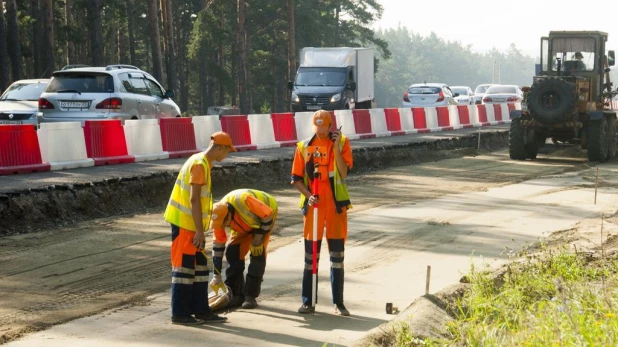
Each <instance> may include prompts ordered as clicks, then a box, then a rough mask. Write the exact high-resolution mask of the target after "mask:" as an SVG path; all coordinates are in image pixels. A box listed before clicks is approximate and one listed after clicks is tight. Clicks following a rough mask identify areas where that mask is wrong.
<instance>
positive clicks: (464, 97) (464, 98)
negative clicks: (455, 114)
mask: <svg viewBox="0 0 618 347" xmlns="http://www.w3.org/2000/svg"><path fill="white" fill-rule="evenodd" d="M451 90H452V91H453V93H455V94H459V95H457V96H456V97H455V100H456V101H457V104H458V105H474V92H473V91H472V88H470V87H468V86H453V87H451Z"/></svg>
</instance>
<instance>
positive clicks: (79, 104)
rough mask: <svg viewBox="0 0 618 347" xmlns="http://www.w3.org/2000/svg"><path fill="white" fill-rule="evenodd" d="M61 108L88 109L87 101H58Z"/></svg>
mask: <svg viewBox="0 0 618 347" xmlns="http://www.w3.org/2000/svg"><path fill="white" fill-rule="evenodd" d="M60 107H62V108H88V101H60Z"/></svg>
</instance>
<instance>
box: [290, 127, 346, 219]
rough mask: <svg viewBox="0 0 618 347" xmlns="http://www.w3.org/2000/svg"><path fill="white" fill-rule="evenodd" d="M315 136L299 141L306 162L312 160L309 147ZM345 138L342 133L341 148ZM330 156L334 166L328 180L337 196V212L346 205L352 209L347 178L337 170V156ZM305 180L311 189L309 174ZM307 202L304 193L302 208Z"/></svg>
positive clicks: (305, 176) (299, 148) (301, 195)
mask: <svg viewBox="0 0 618 347" xmlns="http://www.w3.org/2000/svg"><path fill="white" fill-rule="evenodd" d="M314 138H315V135H313V136H312V137H311V138H310V139H307V140H303V141H299V142H298V143H297V144H296V147H297V148H298V150H299V151H300V153H301V154H302V156H303V158H304V160H305V162H306V161H307V160H310V158H309V159H308V158H307V147H308V146H309V144H310V143H311V141H312V140H313V139H314ZM345 140H346V136H345V135H343V134H341V137H340V138H339V148H340V149H341V148H343V145H344V144H345ZM329 157H330V159H329V160H332V161H333V166H332V170H331V171H329V172H328V181H329V183H330V188H331V190H332V191H333V197H334V198H335V205H336V207H337V213H341V212H342V208H343V207H346V208H347V209H348V210H349V209H351V208H352V202H351V201H350V194H349V193H348V186H347V185H346V183H345V179H344V178H341V175H340V174H339V171H338V170H337V160H335V157H334V156H332V155H331V156H329ZM329 168H330V163H329ZM303 182H304V184H305V187H307V189H309V190H310V191H311V187H309V178H308V177H307V174H305V175H304V176H303ZM306 204H307V198H306V197H305V195H304V194H300V208H303V209H304V208H305V207H306Z"/></svg>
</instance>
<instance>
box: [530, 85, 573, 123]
mask: <svg viewBox="0 0 618 347" xmlns="http://www.w3.org/2000/svg"><path fill="white" fill-rule="evenodd" d="M576 107H577V95H576V93H575V84H573V83H570V82H567V81H565V80H563V79H561V78H556V77H548V78H545V79H542V80H539V81H537V82H535V83H534V84H533V85H532V87H530V92H529V93H528V109H529V110H530V113H532V114H533V115H534V117H535V118H536V120H538V121H539V122H541V123H543V124H550V123H558V122H560V121H563V120H565V119H566V118H567V116H568V115H570V114H572V113H573V111H574V110H575V109H576Z"/></svg>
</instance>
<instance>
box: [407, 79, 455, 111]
mask: <svg viewBox="0 0 618 347" xmlns="http://www.w3.org/2000/svg"><path fill="white" fill-rule="evenodd" d="M402 105H403V106H402V107H404V108H409V107H436V106H449V105H457V102H456V101H455V96H454V95H453V92H452V91H451V89H450V88H449V86H448V85H446V84H444V83H417V84H413V85H411V86H410V87H408V90H406V91H405V93H404V94H403V103H402Z"/></svg>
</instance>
